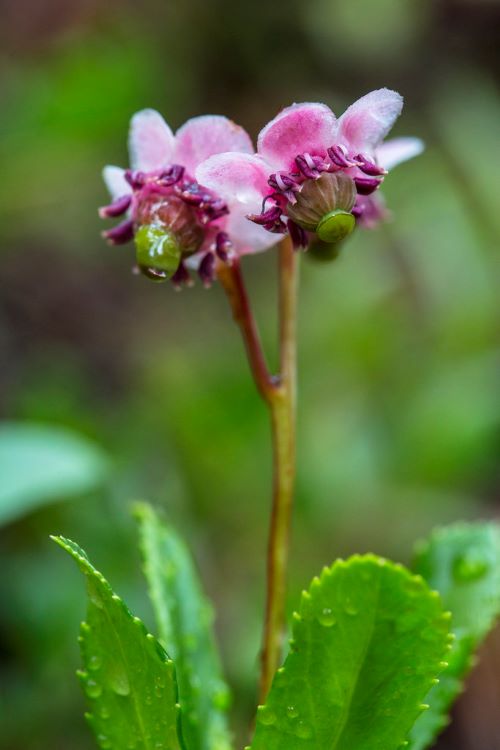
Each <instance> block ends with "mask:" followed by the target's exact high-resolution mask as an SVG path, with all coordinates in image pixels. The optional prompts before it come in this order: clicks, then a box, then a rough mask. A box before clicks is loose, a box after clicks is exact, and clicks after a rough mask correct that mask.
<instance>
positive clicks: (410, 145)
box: [376, 138, 425, 169]
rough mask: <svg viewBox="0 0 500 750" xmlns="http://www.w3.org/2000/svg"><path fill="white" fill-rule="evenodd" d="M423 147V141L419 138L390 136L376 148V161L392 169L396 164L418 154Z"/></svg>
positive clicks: (385, 167)
mask: <svg viewBox="0 0 500 750" xmlns="http://www.w3.org/2000/svg"><path fill="white" fill-rule="evenodd" d="M424 148H425V146H424V143H423V141H421V140H420V138H392V139H391V140H390V141H387V142H386V143H382V144H381V145H380V146H379V147H378V148H377V151H376V156H377V162H378V163H379V164H380V166H381V167H384V169H392V168H393V167H396V166H397V165H398V164H401V163H402V162H404V161H408V159H413V157H414V156H418V155H419V154H421V153H422V151H423V150H424Z"/></svg>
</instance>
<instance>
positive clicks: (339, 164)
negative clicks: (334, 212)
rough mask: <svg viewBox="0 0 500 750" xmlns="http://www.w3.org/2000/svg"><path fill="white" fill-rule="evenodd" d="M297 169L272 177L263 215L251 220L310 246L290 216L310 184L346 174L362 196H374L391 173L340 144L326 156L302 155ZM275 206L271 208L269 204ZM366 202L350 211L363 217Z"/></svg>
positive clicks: (356, 205)
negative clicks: (309, 182) (325, 175)
mask: <svg viewBox="0 0 500 750" xmlns="http://www.w3.org/2000/svg"><path fill="white" fill-rule="evenodd" d="M294 165H295V169H292V170H290V171H288V172H275V173H273V174H271V175H270V177H269V179H268V185H269V187H270V188H271V191H272V192H271V193H269V195H267V196H266V197H265V198H264V201H263V204H262V211H261V213H260V214H251V215H249V217H248V218H249V219H250V220H251V221H253V222H254V223H256V224H258V225H260V226H263V227H264V228H265V229H267V231H269V232H274V233H277V234H285V233H286V232H289V233H290V235H291V236H292V239H293V240H294V243H295V244H296V245H301V246H304V247H305V246H306V245H307V235H306V233H305V231H304V229H303V228H302V227H301V226H299V225H298V224H297V223H296V222H295V221H294V220H293V219H291V218H290V217H289V216H288V213H287V209H288V208H289V207H290V206H295V205H296V204H297V201H298V195H299V194H300V193H301V192H302V190H303V188H304V185H305V183H306V182H308V181H311V180H313V181H316V180H318V179H319V178H320V177H321V175H323V174H324V173H329V174H340V173H342V174H344V175H346V176H347V177H349V178H350V179H351V180H352V182H353V185H354V188H355V191H356V194H357V195H358V196H367V195H371V194H372V193H374V192H375V191H376V190H377V189H378V188H379V187H380V185H381V184H382V182H383V179H384V175H385V174H387V171H386V170H385V169H383V168H382V167H381V166H379V165H378V164H376V162H375V161H373V160H372V159H369V158H368V157H366V156H365V155H363V154H350V153H349V151H348V149H347V148H346V147H345V146H344V145H342V144H337V145H334V146H331V147H330V148H328V149H327V152H326V156H325V157H322V156H313V155H311V154H309V153H304V154H299V155H298V156H297V157H295V160H294ZM270 203H271V204H272V205H269V204H270ZM363 210H364V207H363V205H362V202H360V201H359V200H356V202H355V203H354V206H352V208H351V209H350V212H351V213H352V214H353V216H354V217H356V218H359V217H360V216H361V215H362V213H363Z"/></svg>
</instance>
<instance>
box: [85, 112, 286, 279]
mask: <svg viewBox="0 0 500 750" xmlns="http://www.w3.org/2000/svg"><path fill="white" fill-rule="evenodd" d="M129 151H130V161H131V167H130V169H126V170H125V169H121V168H119V167H114V166H107V167H105V168H104V172H103V177H104V181H105V183H106V185H107V187H108V189H109V192H110V193H111V197H112V202H111V204H110V205H108V206H104V207H103V208H101V209H100V210H99V215H100V216H101V218H111V219H115V218H118V217H122V221H121V222H120V223H118V224H117V225H116V226H114V227H113V228H112V229H108V230H106V231H105V232H103V235H104V237H105V238H106V239H107V240H108V242H109V243H110V244H112V245H119V244H123V243H126V242H128V241H129V240H134V241H135V246H136V260H137V268H138V269H139V270H140V271H141V272H142V273H144V274H145V275H146V276H148V277H150V278H152V279H154V280H158V281H162V280H165V279H167V278H170V279H171V280H172V282H173V283H174V285H175V286H176V287H180V286H181V285H182V284H189V283H190V282H191V281H192V279H191V276H190V270H191V269H196V270H197V271H198V274H199V276H200V277H201V279H202V281H203V283H204V284H205V285H207V286H209V285H210V283H211V281H212V279H213V277H214V270H215V259H216V258H219V259H220V260H221V261H223V262H226V263H230V262H231V260H232V259H233V258H234V257H235V256H237V255H242V254H245V253H252V252H258V251H261V250H265V249H267V248H268V247H270V246H271V245H273V244H275V241H276V240H275V238H273V237H272V236H271V235H269V233H268V232H266V230H265V229H263V228H261V227H256V226H255V225H252V224H251V223H250V222H248V221H247V220H246V218H245V216H246V214H247V213H248V212H249V211H253V210H258V206H259V202H260V200H261V198H260V193H259V194H257V193H256V194H255V196H254V200H253V201H252V200H249V199H248V198H249V196H248V195H246V196H241V195H235V194H234V191H233V190H232V187H231V188H230V189H226V186H224V189H223V190H222V191H217V190H213V189H211V188H210V187H209V186H205V185H204V184H203V182H202V181H201V180H200V178H199V176H198V171H199V170H200V168H201V166H202V165H203V162H204V161H205V160H206V159H207V158H210V157H213V156H214V154H219V155H221V154H224V153H226V152H239V153H240V154H241V156H242V157H249V156H250V155H252V154H253V153H254V149H253V146H252V142H251V140H250V138H249V136H248V135H247V133H246V132H245V130H244V129H243V128H241V127H239V126H238V125H235V124H234V123H233V122H231V121H230V120H228V119H227V118H225V117H221V116H217V115H205V116H202V117H195V118H192V119H190V120H188V121H187V122H186V123H185V125H183V126H182V127H181V128H180V129H179V130H178V131H177V132H176V133H175V135H174V134H173V133H172V131H171V129H170V128H169V126H168V125H167V123H166V122H165V120H164V119H163V117H162V116H161V115H160V114H159V113H158V112H155V111H154V110H151V109H146V110H143V111H141V112H138V113H137V114H135V115H134V117H133V118H132V121H131V125H130V135H129ZM247 192H248V191H247ZM250 197H251V196H250ZM241 199H242V200H241ZM256 230H257V231H256Z"/></svg>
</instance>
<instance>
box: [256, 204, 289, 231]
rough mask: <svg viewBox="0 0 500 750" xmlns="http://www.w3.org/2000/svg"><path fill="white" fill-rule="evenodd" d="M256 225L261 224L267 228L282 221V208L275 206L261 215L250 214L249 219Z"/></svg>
mask: <svg viewBox="0 0 500 750" xmlns="http://www.w3.org/2000/svg"><path fill="white" fill-rule="evenodd" d="M248 218H249V219H251V220H252V221H253V222H254V223H255V224H260V225H261V226H263V227H266V228H267V225H268V224H271V225H273V224H275V223H276V222H277V221H279V220H280V219H281V208H280V207H279V206H273V207H272V208H268V209H267V211H263V212H262V213H261V214H250V216H249V217H248Z"/></svg>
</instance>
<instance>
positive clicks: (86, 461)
mask: <svg viewBox="0 0 500 750" xmlns="http://www.w3.org/2000/svg"><path fill="white" fill-rule="evenodd" d="M107 472H108V462H107V461H106V459H105V457H104V455H103V453H102V451H100V450H99V448H98V447H97V446H96V445H94V444H93V443H92V442H91V441H90V440H87V439H85V438H83V437H81V436H79V435H77V434H75V433H74V432H71V431H70V430H67V429H64V428H62V427H48V426H45V425H38V424H33V423H29V422H27V423H22V422H3V423H2V424H0V523H5V522H7V521H12V520H14V519H15V518H18V517H19V516H22V515H23V514H25V513H28V512H29V511H31V510H33V509H34V508H36V507H38V506H40V505H43V504H44V503H48V502H52V501H53V500H62V499H65V498H67V497H71V496H73V495H75V494H80V493H84V492H88V491H89V490H91V489H93V488H94V487H95V486H96V485H97V484H99V483H100V482H102V481H103V479H104V478H105V476H106V474H107Z"/></svg>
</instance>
